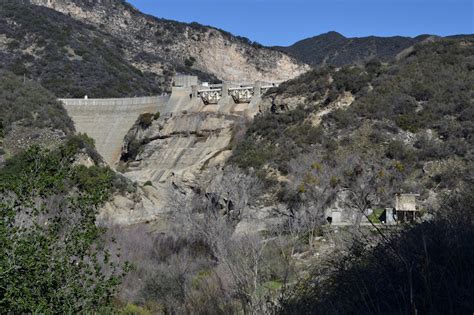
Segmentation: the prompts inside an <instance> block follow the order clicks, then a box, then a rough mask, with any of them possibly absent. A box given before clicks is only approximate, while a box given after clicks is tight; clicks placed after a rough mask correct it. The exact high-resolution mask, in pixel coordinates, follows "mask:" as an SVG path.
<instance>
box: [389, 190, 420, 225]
mask: <svg viewBox="0 0 474 315" xmlns="http://www.w3.org/2000/svg"><path fill="white" fill-rule="evenodd" d="M419 196H420V195H419V194H401V193H398V194H395V214H396V216H397V220H398V221H399V222H413V221H415V219H416V218H417V217H419V215H420V212H419V209H418V206H417V202H416V198H417V197H419Z"/></svg>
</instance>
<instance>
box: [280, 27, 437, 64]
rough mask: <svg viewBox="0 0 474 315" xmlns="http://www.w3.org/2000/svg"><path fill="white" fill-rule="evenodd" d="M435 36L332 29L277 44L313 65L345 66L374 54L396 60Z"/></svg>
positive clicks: (369, 57)
mask: <svg viewBox="0 0 474 315" xmlns="http://www.w3.org/2000/svg"><path fill="white" fill-rule="evenodd" d="M432 36H433V35H428V34H423V35H418V36H416V37H404V36H390V37H382V36H365V37H345V36H344V35H342V34H340V33H338V32H335V31H331V32H327V33H323V34H320V35H316V36H313V37H309V38H306V39H303V40H300V41H297V42H296V43H294V44H293V45H290V46H288V47H282V46H276V47H274V48H275V49H278V50H280V51H283V52H286V53H288V54H290V55H292V56H294V57H295V58H297V59H299V60H301V61H302V62H306V63H308V64H310V65H312V66H319V65H325V64H326V65H333V66H343V65H347V64H353V63H358V64H361V63H365V62H367V61H369V60H370V59H374V58H376V59H380V60H381V61H383V62H387V61H390V60H393V59H394V58H395V57H396V55H397V54H398V53H400V52H401V51H403V50H405V49H407V48H409V47H412V46H413V45H415V44H417V43H420V42H422V41H424V40H426V39H428V38H430V37H432Z"/></svg>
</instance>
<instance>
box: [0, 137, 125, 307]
mask: <svg viewBox="0 0 474 315" xmlns="http://www.w3.org/2000/svg"><path fill="white" fill-rule="evenodd" d="M79 144H80V141H77V139H76V141H69V142H68V143H66V144H65V145H63V146H61V147H60V148H59V149H57V150H55V151H51V152H48V151H45V150H42V149H40V148H38V147H32V148H31V149H29V150H28V151H26V152H24V153H23V154H21V155H20V156H18V157H16V158H15V159H12V160H10V161H8V162H7V164H6V166H5V167H4V168H3V169H0V216H1V218H0V309H1V310H2V311H7V312H12V313H44V314H49V313H77V312H94V311H98V310H100V309H101V308H103V307H105V306H107V305H108V304H109V302H110V299H111V297H112V296H113V295H114V293H115V290H116V288H117V286H118V285H119V284H120V280H121V278H122V276H123V275H124V274H125V272H126V271H127V269H128V266H127V264H124V265H119V264H117V263H115V262H114V261H113V257H111V256H110V255H109V253H108V252H107V251H106V250H104V249H103V248H104V246H103V245H104V244H103V240H104V238H103V232H104V229H103V228H101V227H99V226H97V225H96V222H95V216H96V213H97V209H98V207H99V206H100V205H101V204H102V203H103V202H104V201H106V200H107V199H108V198H109V196H110V194H111V192H113V189H114V188H113V181H114V173H113V172H112V171H111V170H110V169H108V168H100V167H92V168H89V169H88V168H85V167H84V166H74V163H73V161H74V156H75V154H76V153H77V152H78V151H79V150H80V149H81V147H80V145H79Z"/></svg>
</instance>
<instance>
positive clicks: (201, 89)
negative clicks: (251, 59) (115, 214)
mask: <svg viewBox="0 0 474 315" xmlns="http://www.w3.org/2000/svg"><path fill="white" fill-rule="evenodd" d="M273 86H276V84H269V83H264V82H256V83H254V84H253V85H251V84H242V83H240V84H239V83H228V82H224V83H222V84H217V85H209V84H198V81H197V77H193V76H179V77H176V78H175V86H174V87H173V88H172V93H171V95H165V96H152V97H133V98H113V99H87V98H84V99H60V101H62V103H63V104H64V107H65V108H66V110H67V112H68V114H69V116H70V117H71V118H72V120H73V121H74V124H75V127H76V131H77V132H80V133H87V134H88V135H89V136H90V137H91V138H93V139H94V140H95V145H96V148H97V151H98V152H99V153H100V154H101V155H102V157H103V158H104V160H105V161H106V162H107V163H108V164H109V165H111V166H114V165H115V164H116V163H117V162H118V161H119V159H120V155H121V152H122V146H123V142H124V138H125V136H126V135H127V133H128V131H129V130H130V129H131V128H132V127H133V125H134V124H135V122H136V120H137V118H138V117H139V116H140V115H141V114H144V113H156V112H160V113H161V114H172V113H177V112H222V113H231V114H236V115H245V116H246V117H249V118H252V117H253V116H254V115H255V114H256V113H258V111H259V103H260V101H261V95H263V93H265V91H266V90H268V89H269V88H271V87H273Z"/></svg>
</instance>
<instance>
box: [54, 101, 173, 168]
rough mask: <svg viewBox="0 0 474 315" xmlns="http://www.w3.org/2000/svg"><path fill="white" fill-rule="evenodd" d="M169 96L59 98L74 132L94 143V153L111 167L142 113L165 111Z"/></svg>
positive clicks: (118, 157)
mask: <svg viewBox="0 0 474 315" xmlns="http://www.w3.org/2000/svg"><path fill="white" fill-rule="evenodd" d="M168 100H169V96H157V97H135V98H119V99H60V101H62V102H63V104H64V107H65V108H66V110H67V112H68V114H69V116H70V117H71V118H72V120H73V121H74V124H75V126H76V130H77V132H81V133H87V134H88V135H89V136H90V137H91V138H93V139H94V140H95V145H96V148H97V151H98V152H99V153H100V154H101V155H102V157H103V158H104V159H105V161H107V163H109V164H110V165H111V166H113V165H114V164H115V163H117V162H118V160H119V159H120V154H121V150H122V145H123V140H124V138H125V135H126V134H127V133H128V131H129V130H130V128H132V126H133V124H134V123H135V121H136V120H137V118H138V116H140V115H141V114H143V113H156V112H158V111H159V112H165V107H166V104H167V102H168Z"/></svg>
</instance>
